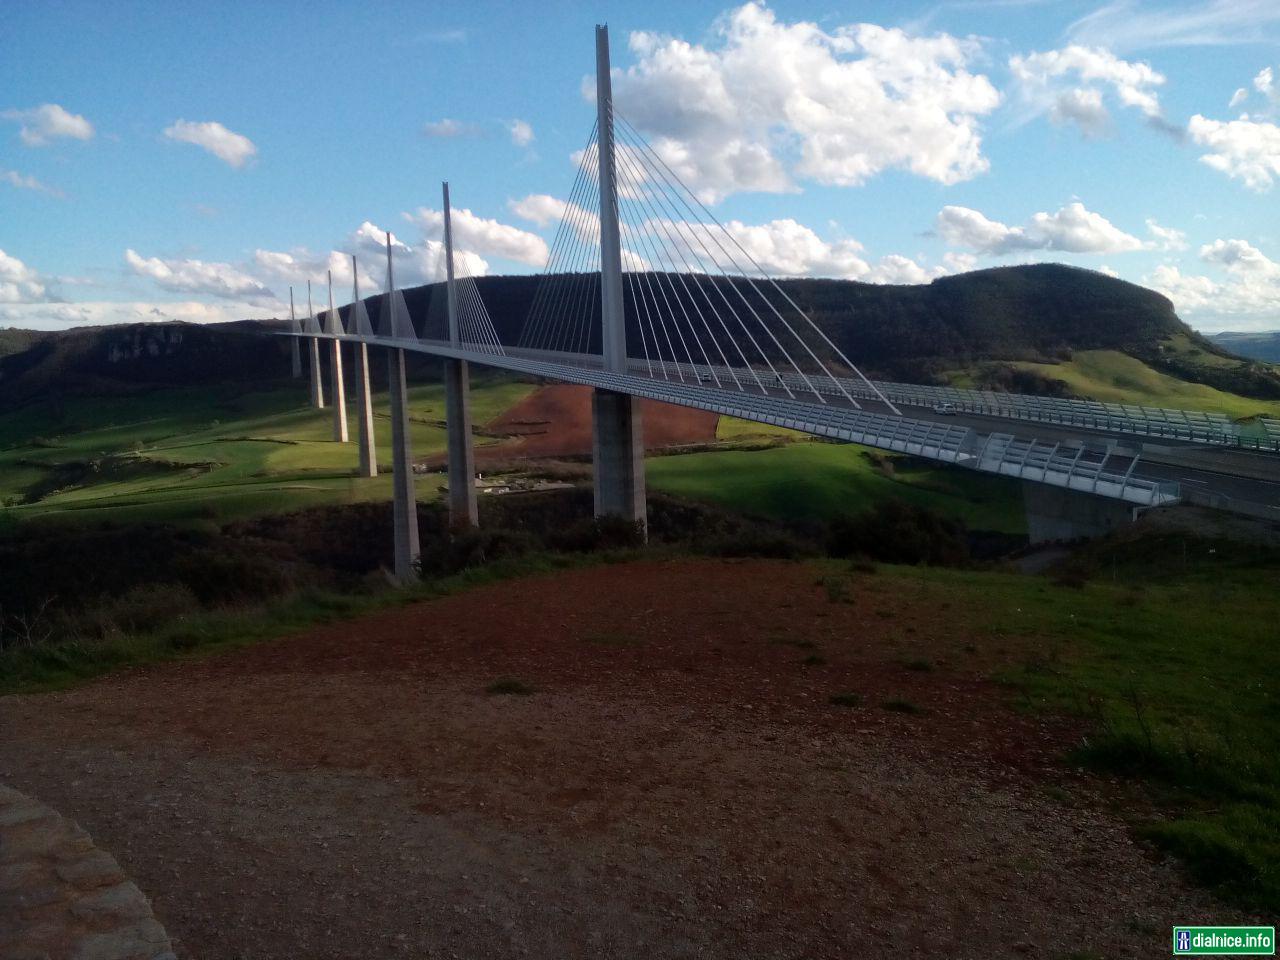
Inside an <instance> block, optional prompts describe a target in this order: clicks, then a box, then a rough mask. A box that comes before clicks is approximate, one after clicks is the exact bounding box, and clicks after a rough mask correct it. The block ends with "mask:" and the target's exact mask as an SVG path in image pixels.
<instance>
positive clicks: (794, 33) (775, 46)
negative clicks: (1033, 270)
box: [584, 3, 1000, 200]
mask: <svg viewBox="0 0 1280 960" xmlns="http://www.w3.org/2000/svg"><path fill="white" fill-rule="evenodd" d="M630 46H631V50H632V52H633V53H634V54H635V56H636V59H637V63H636V64H635V65H634V66H632V67H630V68H628V69H626V70H625V71H621V72H620V73H619V74H618V76H617V78H616V80H615V86H614V89H615V96H616V99H617V102H618V109H619V112H620V113H622V114H623V115H625V116H626V117H627V118H629V119H630V120H631V121H632V122H633V123H634V124H635V125H636V126H637V127H638V128H639V129H641V130H643V131H645V132H646V133H648V134H650V135H651V136H650V139H651V141H652V143H653V146H654V149H655V150H656V151H657V152H658V153H659V154H660V155H661V156H662V157H663V159H664V160H665V161H666V162H667V163H668V164H670V165H671V166H672V167H673V168H674V169H675V170H676V172H677V173H678V174H679V175H680V176H681V177H682V178H683V179H685V180H686V182H688V183H689V185H690V186H691V188H692V189H694V190H695V191H696V192H697V193H698V194H699V195H700V196H701V197H702V198H703V199H706V200H716V199H718V198H721V197H723V196H725V195H727V194H729V193H733V192H735V191H743V190H756V191H771V192H780V191H785V190H789V189H793V188H794V180H795V179H796V178H800V179H810V180H814V181H817V182H819V183H824V184H835V185H841V186H851V185H857V184H861V183H864V182H865V181H867V180H868V179H870V178H871V177H873V176H875V175H876V174H878V173H880V172H882V171H884V170H887V169H904V170H909V171H911V172H912V173H915V174H917V175H918V176H921V177H926V178H928V179H931V180H936V181H938V182H941V183H956V182H958V181H961V180H967V179H970V178H972V177H975V176H977V175H979V174H981V173H983V172H985V171H986V170H987V168H988V161H987V159H986V157H984V156H983V154H982V140H981V136H980V131H979V123H978V121H979V118H981V117H982V116H984V115H985V114H988V113H990V112H991V111H992V110H994V109H995V107H996V106H997V104H998V103H999V100H1000V96H999V94H998V93H997V92H996V89H995V87H994V86H992V84H991V82H990V81H989V80H988V79H987V78H986V77H985V76H982V75H980V74H973V73H970V72H969V69H968V68H969V66H970V64H971V62H973V61H974V60H975V59H976V58H977V57H978V56H979V55H980V49H979V46H978V44H977V43H976V42H974V41H969V40H961V39H957V38H955V37H952V36H949V35H947V34H939V35H936V36H933V37H917V36H912V35H910V34H908V33H906V32H905V31H903V30H899V29H885V28H882V27H878V26H875V25H872V24H865V23H864V24H854V25H850V26H843V27H837V28H835V29H833V30H831V31H827V30H823V29H821V28H819V27H818V26H817V25H816V24H813V23H806V22H797V23H783V22H779V20H778V19H777V17H776V16H775V15H774V14H773V12H772V11H770V10H769V9H767V8H766V7H764V6H763V5H761V4H758V3H748V4H746V5H744V6H742V7H739V8H738V9H736V10H733V11H730V12H729V13H728V14H726V15H725V16H723V17H721V18H720V20H719V21H718V22H717V24H716V28H715V43H714V44H709V45H700V44H693V43H688V42H686V41H684V40H679V39H675V38H672V37H667V36H660V35H657V34H653V33H645V32H637V33H633V34H632V35H631V37H630ZM584 93H586V94H587V95H588V96H594V85H593V84H589V83H588V84H584Z"/></svg>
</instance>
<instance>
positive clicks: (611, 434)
mask: <svg viewBox="0 0 1280 960" xmlns="http://www.w3.org/2000/svg"><path fill="white" fill-rule="evenodd" d="M642 427H643V423H642V421H641V417H640V400H639V398H637V397H632V396H628V395H627V394H625V393H614V392H612V391H610V390H600V389H597V390H595V391H593V393H592V395H591V459H592V462H593V463H594V464H595V474H596V482H595V491H596V496H595V507H596V516H597V517H604V516H614V517H623V518H625V519H627V520H634V521H637V522H639V523H642V524H647V522H648V518H647V513H646V510H645V503H646V501H645V485H644V433H643V430H642Z"/></svg>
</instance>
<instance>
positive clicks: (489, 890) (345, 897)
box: [0, 560, 1238, 960]
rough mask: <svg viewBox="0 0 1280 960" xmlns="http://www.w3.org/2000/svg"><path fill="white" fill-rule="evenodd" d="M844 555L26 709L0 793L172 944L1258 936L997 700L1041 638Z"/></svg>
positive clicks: (14, 731) (817, 950)
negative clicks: (120, 874)
mask: <svg viewBox="0 0 1280 960" xmlns="http://www.w3.org/2000/svg"><path fill="white" fill-rule="evenodd" d="M828 575H829V568H824V567H819V566H817V565H812V564H805V563H790V562H782V561H713V560H678V561H666V562H659V561H652V562H643V563H631V564H625V565H614V566H603V567H598V568H593V569H583V570H576V571H569V572H561V573H556V574H548V575H545V576H538V577H531V578H528V579H524V580H519V581H512V582H507V583H500V584H494V585H491V586H486V587H482V588H477V589H474V590H472V591H469V592H467V593H465V594H460V595H457V596H452V597H448V598H444V599H439V600H433V601H429V602H423V603H419V604H414V605H411V606H408V607H401V608H396V609H391V610H388V611H385V612H382V613H379V614H376V615H373V616H370V617H367V618H365V619H363V620H360V621H358V622H352V623H335V624H332V625H329V626H325V627H321V628H318V629H315V630H313V631H311V632H309V633H306V634H305V635H300V636H294V637H289V638H285V639H281V640H279V641H275V642H270V643H263V644H261V645H258V646H256V647H252V648H248V649H244V650H240V651H235V652H228V653H224V654H220V655H216V656H210V657H206V658H203V659H198V660H188V661H183V662H177V663H173V664H167V665H164V666H159V667H154V668H148V669H139V670H133V671H129V672H127V673H124V674H122V675H119V676H117V677H114V678H109V679H107V680H104V681H101V682H97V683H94V684H91V685H88V686H85V687H82V688H80V689H77V690H73V691H70V692H66V693H59V694H50V695H42V696H23V697H8V698H5V699H2V700H0V729H3V730H4V737H3V738H0V779H2V780H4V781H7V782H9V783H11V784H12V785H14V786H15V787H17V788H18V789H20V790H23V791H25V792H28V793H31V794H34V795H36V796H39V797H40V798H42V799H43V800H45V801H46V802H48V803H50V804H51V805H53V806H54V807H56V808H58V809H59V810H60V811H61V812H62V813H64V814H65V815H67V816H71V817H74V818H76V819H77V820H79V821H80V822H82V823H83V824H84V825H85V827H86V828H87V829H89V830H90V831H91V832H92V833H93V835H94V836H95V839H97V840H98V841H99V843H101V844H102V845H104V846H105V847H106V848H107V849H110V850H111V851H112V852H113V853H114V854H115V855H116V856H117V858H118V859H119V860H120V861H121V862H122V864H124V866H125V868H126V870H128V871H129V872H130V873H131V874H132V875H133V877H134V879H135V880H136V881H137V882H138V884H139V886H141V887H142V889H143V890H144V891H145V892H146V893H148V895H150V896H151V898H152V901H153V904H154V907H155V911H156V914H157V916H158V918H159V919H160V920H161V922H163V923H164V924H165V926H166V928H167V929H168V930H169V932H170V934H171V935H172V936H173V937H174V938H175V940H176V941H178V951H179V955H180V956H182V957H202V958H212V960H219V958H228V960H229V958H240V957H252V958H272V957H281V958H283V957H308V958H310V957H316V958H339V957H375V956H376V957H385V956H406V957H436V956H442V957H443V956H460V957H481V956H483V957H538V958H543V957H545V958H561V957H619V958H630V957H641V956H643V957H664V958H665V957H671V958H674V957H715V958H719V957H724V958H730V957H732V958H741V957H787V958H800V957H858V958H879V957H885V958H888V957H895V958H896V957H938V958H975V960H976V958H984V960H986V958H992V957H1010V956H1030V957H1040V958H1055V960H1065V958H1068V957H1085V956H1089V957H1092V956H1105V957H1148V956H1152V957H1154V956H1164V955H1167V950H1168V942H1167V937H1168V930H1169V927H1170V925H1171V924H1172V923H1174V922H1178V921H1180V920H1187V919H1190V918H1193V917H1211V918H1213V919H1214V921H1215V922H1219V923H1231V922H1238V921H1235V920H1232V919H1229V917H1230V916H1231V913H1230V911H1227V910H1225V909H1224V908H1222V907H1221V906H1220V905H1217V904H1215V903H1214V902H1213V901H1212V899H1211V898H1209V897H1208V896H1207V895H1206V894H1203V893H1200V892H1197V891H1195V890H1193V889H1190V888H1189V887H1188V886H1187V885H1186V883H1185V882H1184V880H1183V879H1182V877H1181V874H1180V873H1179V872H1178V871H1177V870H1176V869H1175V868H1174V867H1173V866H1171V865H1170V864H1168V863H1167V862H1164V861H1161V860H1159V859H1157V858H1156V857H1155V856H1154V855H1153V854H1152V853H1150V852H1149V851H1148V850H1146V849H1144V848H1142V847H1140V846H1138V845H1136V844H1135V843H1134V842H1133V841H1132V839H1131V838H1130V836H1129V834H1128V832H1127V830H1126V829H1125V827H1124V825H1123V824H1122V822H1121V821H1120V820H1119V819H1118V818H1117V817H1116V816H1115V815H1114V814H1112V813H1109V812H1108V811H1107V809H1106V807H1105V805H1104V804H1103V802H1102V801H1101V800H1100V799H1099V797H1098V796H1097V791H1096V789H1095V788H1094V787H1093V786H1091V785H1090V783H1089V782H1088V781H1086V780H1082V779H1078V778H1076V777H1075V776H1074V775H1073V774H1068V773H1067V772H1066V771H1063V770H1061V769H1060V768H1059V767H1058V766H1057V761H1056V759H1055V758H1056V757H1058V756H1060V754H1061V751H1062V750H1063V748H1064V747H1065V746H1066V745H1067V744H1069V743H1070V742H1072V740H1073V738H1074V737H1075V736H1076V735H1077V734H1078V731H1077V730H1075V729H1074V728H1073V727H1072V726H1070V725H1068V724H1064V723H1058V722H1050V721H1047V720H1044V719H1041V718H1037V717H1034V716H1031V715H1028V714H1024V713H1018V712H1015V711H1013V710H1012V709H1010V708H1009V707H1008V706H1007V705H1006V704H1007V699H1008V696H1009V694H1008V693H1007V692H1006V691H1004V690H1002V689H1001V688H999V687H997V686H996V685H995V684H994V683H993V682H992V681H991V680H990V679H989V678H990V675H991V673H992V671H993V670H995V669H997V668H999V667H1001V666H1005V665H1008V664H1009V663H1010V662H1013V661H1016V659H1017V658H1018V657H1020V656H1026V655H1027V654H1028V653H1029V652H1030V647H1029V646H1027V645H1028V644H1030V643H1031V642H1030V641H1020V640H1016V639H1011V638H1008V637H1000V638H992V637H985V636H981V635H976V634H975V633H974V632H973V630H972V628H971V626H970V625H969V623H970V618H969V617H968V616H967V615H966V613H965V611H963V610H958V609H955V608H953V606H952V604H951V602H950V600H949V599H948V598H947V597H945V596H943V595H942V594H941V593H939V592H938V591H937V588H934V587H932V586H931V585H929V584H920V583H915V582H909V581H906V580H904V579H902V578H899V577H895V576H887V575H879V576H877V575H867V574H857V575H848V576H849V587H848V601H849V602H833V601H832V600H831V599H830V594H829V592H828V590H827V588H826V587H825V586H824V585H821V583H820V580H821V578H823V577H824V576H828ZM1020 644H1021V645H1022V647H1020V646H1019V645H1020ZM925 660H927V661H928V663H929V664H931V665H932V669H930V670H923V669H914V670H913V669H910V668H909V665H911V664H913V663H917V662H919V661H925ZM504 678H506V679H511V680H518V681H520V682H521V683H524V684H527V685H528V686H530V687H532V688H533V690H534V692H533V693H532V694H530V695H527V696H511V695H493V694H489V693H487V692H486V688H487V687H489V685H490V684H492V683H493V682H494V681H496V680H499V679H504ZM839 693H857V694H860V695H861V696H862V698H863V702H862V705H860V706H855V707H842V706H836V705H833V704H831V703H830V702H829V698H830V697H831V695H833V694H839ZM892 700H899V701H909V702H911V703H914V704H917V705H920V706H922V707H925V708H927V712H926V713H923V714H920V715H910V714H905V713H901V712H894V711H891V710H888V709H885V708H884V707H883V706H882V704H884V703H886V702H889V701H892ZM1046 782H1052V783H1054V784H1056V785H1058V786H1060V787H1061V788H1063V789H1064V790H1065V791H1066V792H1065V794H1062V795H1059V796H1058V798H1057V799H1053V798H1050V797H1049V796H1048V794H1047V793H1046V791H1045V790H1044V786H1045V784H1046ZM1063 796H1066V797H1069V799H1068V800H1064V799H1062V797H1063Z"/></svg>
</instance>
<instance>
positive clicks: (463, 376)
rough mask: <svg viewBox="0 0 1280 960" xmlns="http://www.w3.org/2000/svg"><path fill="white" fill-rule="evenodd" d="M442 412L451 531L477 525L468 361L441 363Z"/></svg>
mask: <svg viewBox="0 0 1280 960" xmlns="http://www.w3.org/2000/svg"><path fill="white" fill-rule="evenodd" d="M443 189H444V260H445V285H446V291H447V293H448V296H447V297H446V302H447V303H448V313H449V343H450V344H452V345H453V346H454V347H460V346H461V345H462V338H461V334H460V332H459V329H458V290H457V283H456V281H455V278H454V270H453V215H452V212H451V209H450V206H449V184H448V182H447V181H446V182H445V183H444V185H443ZM444 411H445V414H444V415H445V426H446V429H447V433H448V447H449V450H448V454H449V523H450V525H451V526H453V527H454V528H461V527H475V526H478V525H479V523H480V514H479V509H478V506H477V504H476V480H475V477H476V454H475V441H474V440H473V438H472V436H471V371H470V370H469V369H468V366H467V361H465V360H455V359H453V358H446V359H445V361H444Z"/></svg>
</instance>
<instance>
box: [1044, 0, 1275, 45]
mask: <svg viewBox="0 0 1280 960" xmlns="http://www.w3.org/2000/svg"><path fill="white" fill-rule="evenodd" d="M1277 24H1280V6H1277V5H1276V3H1275V0H1210V2H1208V3H1203V2H1201V3H1183V4H1181V5H1177V6H1175V5H1170V4H1168V3H1164V2H1161V3H1151V4H1145V5H1144V4H1142V3H1139V2H1137V0H1112V2H1111V3H1108V4H1106V5H1104V6H1102V7H1099V8H1098V9H1097V10H1094V11H1093V12H1092V13H1090V14H1088V15H1086V16H1084V17H1081V18H1080V19H1079V20H1077V21H1076V22H1075V23H1073V24H1071V26H1070V27H1068V28H1067V36H1068V38H1069V39H1070V40H1071V41H1072V42H1074V43H1080V44H1084V45H1086V46H1096V47H1108V48H1110V49H1111V50H1116V51H1120V52H1124V51H1128V50H1151V49H1155V48H1157V47H1205V46H1225V45H1230V44H1239V43H1266V42H1268V41H1269V39H1274V37H1275V35H1276V31H1275V29H1274V27H1275V26H1276V25H1277Z"/></svg>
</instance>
